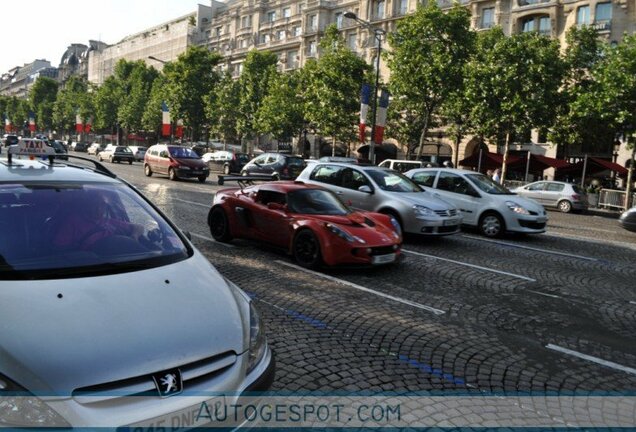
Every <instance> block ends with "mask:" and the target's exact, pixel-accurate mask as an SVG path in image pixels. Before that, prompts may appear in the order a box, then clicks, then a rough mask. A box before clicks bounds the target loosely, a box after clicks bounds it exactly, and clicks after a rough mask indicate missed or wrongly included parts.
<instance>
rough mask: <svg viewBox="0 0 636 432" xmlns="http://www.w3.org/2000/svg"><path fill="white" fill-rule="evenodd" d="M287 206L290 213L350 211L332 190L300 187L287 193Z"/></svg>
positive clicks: (325, 213)
mask: <svg viewBox="0 0 636 432" xmlns="http://www.w3.org/2000/svg"><path fill="white" fill-rule="evenodd" d="M287 208H288V209H289V211H290V212H292V213H300V214H312V215H330V216H344V215H347V214H349V213H351V210H350V209H349V208H348V207H347V206H345V205H344V204H343V203H342V202H341V201H340V200H339V199H338V197H336V196H335V195H334V194H333V193H332V192H329V191H326V190H320V189H301V190H297V191H294V192H290V193H289V194H288V195H287Z"/></svg>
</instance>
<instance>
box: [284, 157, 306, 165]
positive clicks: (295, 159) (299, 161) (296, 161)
mask: <svg viewBox="0 0 636 432" xmlns="http://www.w3.org/2000/svg"><path fill="white" fill-rule="evenodd" d="M287 165H290V166H303V165H305V160H304V159H303V158H299V157H289V158H287Z"/></svg>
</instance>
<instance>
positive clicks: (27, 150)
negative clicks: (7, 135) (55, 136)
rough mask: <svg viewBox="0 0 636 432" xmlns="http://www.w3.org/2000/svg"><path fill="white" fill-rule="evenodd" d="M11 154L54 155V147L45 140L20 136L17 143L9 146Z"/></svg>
mask: <svg viewBox="0 0 636 432" xmlns="http://www.w3.org/2000/svg"><path fill="white" fill-rule="evenodd" d="M9 153H11V154H12V155H27V156H31V155H32V156H47V155H52V156H54V155H55V149H54V148H53V147H51V146H50V145H48V144H47V143H46V142H44V141H42V140H39V139H34V138H20V141H18V143H17V144H14V145H12V146H10V147H9Z"/></svg>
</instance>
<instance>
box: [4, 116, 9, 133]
mask: <svg viewBox="0 0 636 432" xmlns="http://www.w3.org/2000/svg"><path fill="white" fill-rule="evenodd" d="M4 130H5V131H6V132H11V119H10V118H9V116H5V118H4Z"/></svg>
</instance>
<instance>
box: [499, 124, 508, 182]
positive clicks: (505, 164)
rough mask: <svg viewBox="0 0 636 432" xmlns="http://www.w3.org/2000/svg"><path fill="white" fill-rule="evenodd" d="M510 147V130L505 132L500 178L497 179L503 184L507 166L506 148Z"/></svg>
mask: <svg viewBox="0 0 636 432" xmlns="http://www.w3.org/2000/svg"><path fill="white" fill-rule="evenodd" d="M509 149H510V132H508V133H506V144H505V145H504V155H503V163H502V164H501V179H500V180H499V183H500V184H502V185H503V184H504V180H506V172H507V170H508V169H507V168H508V150H509Z"/></svg>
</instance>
